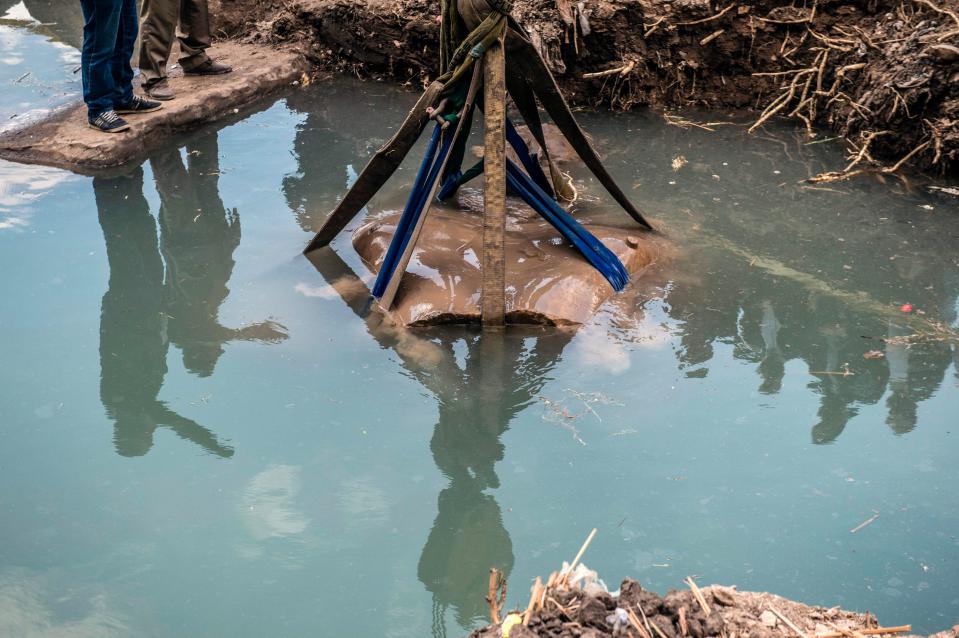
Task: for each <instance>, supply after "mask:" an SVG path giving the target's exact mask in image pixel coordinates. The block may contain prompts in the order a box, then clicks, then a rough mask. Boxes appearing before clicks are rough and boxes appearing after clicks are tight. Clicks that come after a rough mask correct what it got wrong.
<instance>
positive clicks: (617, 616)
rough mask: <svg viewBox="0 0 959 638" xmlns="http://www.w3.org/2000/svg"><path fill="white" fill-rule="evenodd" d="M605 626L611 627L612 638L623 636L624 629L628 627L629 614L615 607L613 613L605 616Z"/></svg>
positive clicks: (624, 633)
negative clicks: (613, 637)
mask: <svg viewBox="0 0 959 638" xmlns="http://www.w3.org/2000/svg"><path fill="white" fill-rule="evenodd" d="M606 624H608V625H611V626H612V628H613V635H614V636H625V635H627V634H626V628H627V627H629V626H630V624H629V614H627V613H626V610H625V609H623V608H622V607H617V608H616V610H615V611H614V612H613V613H611V614H610V615H609V616H606Z"/></svg>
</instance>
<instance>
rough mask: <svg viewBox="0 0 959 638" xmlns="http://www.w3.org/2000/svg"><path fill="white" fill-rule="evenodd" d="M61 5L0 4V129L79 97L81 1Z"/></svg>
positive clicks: (36, 0)
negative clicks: (1, 91) (0, 89)
mask: <svg viewBox="0 0 959 638" xmlns="http://www.w3.org/2000/svg"><path fill="white" fill-rule="evenodd" d="M61 5H62V3H58V2H53V1H52V0H47V1H44V0H30V2H19V3H17V4H13V5H12V6H9V7H5V6H4V3H2V2H0V11H4V10H5V13H3V15H2V17H0V86H2V87H3V92H4V97H3V100H0V132H2V131H4V130H8V129H10V128H15V127H19V126H23V125H24V123H27V122H30V121H34V120H36V119H37V118H39V117H42V116H43V115H46V114H48V113H50V112H51V110H53V109H56V108H57V107H60V106H63V105H65V104H67V103H69V102H71V101H73V100H76V99H77V98H78V97H79V96H80V91H81V87H80V74H79V73H78V72H75V71H76V69H77V68H78V67H79V66H80V51H79V50H78V49H77V47H78V46H79V43H80V39H79V38H80V37H82V28H83V23H82V20H80V18H79V6H80V5H79V3H77V4H76V5H74V4H72V3H71V4H70V5H69V6H61ZM31 9H32V10H33V11H32V12H31ZM34 13H36V14H37V15H34ZM37 16H40V17H41V18H43V19H39V18H38V17H37ZM47 20H50V21H47ZM77 29H80V31H76V30H77Z"/></svg>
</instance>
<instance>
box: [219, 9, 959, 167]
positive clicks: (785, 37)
mask: <svg viewBox="0 0 959 638" xmlns="http://www.w3.org/2000/svg"><path fill="white" fill-rule="evenodd" d="M437 13H438V2H435V1H433V2H427V3H424V2H421V1H419V0H366V1H363V2H357V1H354V0H289V1H286V0H284V1H282V2H281V1H280V0H237V1H235V2H230V3H223V4H222V6H221V7H220V8H219V24H220V25H221V27H222V29H223V31H224V32H225V33H228V34H231V35H236V36H240V37H243V38H246V39H249V40H253V41H269V42H288V43H294V44H296V45H297V46H298V47H299V48H300V49H301V50H302V51H303V52H304V53H306V54H307V55H308V56H309V58H310V59H311V60H312V61H313V63H314V64H316V65H317V66H318V67H319V68H321V69H324V70H327V71H332V72H337V73H349V74H353V75H357V76H360V77H366V78H378V79H390V80H398V81H401V82H407V83H409V84H410V85H411V86H412V87H415V88H418V87H420V86H421V85H422V84H423V83H424V82H425V81H426V80H427V79H428V78H430V77H432V76H433V75H435V73H436V70H437V66H438V60H437V38H438V28H437V26H436V23H435V16H436V14H437ZM513 15H514V16H515V17H516V18H517V19H518V20H519V21H520V22H521V23H522V24H523V25H524V26H525V27H526V28H527V30H528V31H529V32H530V33H531V35H532V37H533V40H534V42H535V43H536V44H537V46H538V48H539V49H540V51H541V52H542V54H543V56H544V57H545V58H546V59H547V61H548V63H549V65H550V66H551V68H552V69H553V71H554V73H555V74H556V76H557V79H558V80H559V81H560V83H561V84H562V85H563V86H564V88H565V90H566V91H567V95H568V96H569V97H570V99H571V100H572V101H573V102H576V103H578V104H583V105H600V104H603V105H608V106H611V107H613V108H617V109H628V108H633V107H636V106H655V107H685V106H698V107H707V108H713V109H718V108H722V109H729V108H736V109H740V108H748V109H753V110H755V112H756V118H757V120H758V119H760V117H761V114H763V115H765V116H769V117H780V116H787V117H792V118H795V119H797V120H799V121H803V122H806V123H807V124H808V125H809V126H810V127H811V126H813V125H815V126H825V127H828V128H829V129H831V130H833V131H836V132H838V133H840V134H842V135H844V136H846V137H847V138H848V139H849V141H850V145H851V146H850V151H851V153H852V154H853V155H856V156H859V160H860V161H859V163H858V164H857V165H856V166H855V167H853V168H863V167H867V166H871V167H873V168H877V167H880V166H881V167H887V168H889V167H891V166H892V165H894V164H895V163H897V162H898V161H899V160H901V159H904V158H906V161H907V162H908V163H910V164H911V165H914V166H916V167H919V168H922V169H925V170H931V171H936V172H950V173H954V172H955V171H956V169H957V166H959V161H957V160H959V48H957V46H959V2H957V1H956V0H856V1H851V2H840V1H830V0H819V1H818V2H817V1H816V0H808V1H805V2H803V1H801V0H796V1H795V2H783V1H779V0H777V1H773V2H760V1H758V0H729V1H727V2H713V1H709V0H674V1H669V0H586V1H585V2H580V1H577V0H516V2H515V6H514V10H513ZM864 147H865V150H863V149H864ZM860 152H862V153H861V155H860ZM873 157H874V158H876V159H875V160H872V158H873ZM837 168H842V167H837Z"/></svg>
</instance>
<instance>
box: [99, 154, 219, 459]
mask: <svg viewBox="0 0 959 638" xmlns="http://www.w3.org/2000/svg"><path fill="white" fill-rule="evenodd" d="M93 189H94V193H95V195H96V202H97V210H98V211H99V217H100V226H101V227H102V229H103V237H104V239H105V240H106V245H107V259H108V261H109V264H110V283H109V288H108V289H107V292H106V294H105V295H104V296H103V304H102V307H101V314H100V400H101V401H102V402H103V407H104V408H105V409H106V412H107V416H108V417H109V418H110V419H111V420H112V421H113V422H114V434H113V442H114V445H115V446H116V451H117V453H118V454H120V455H122V456H142V455H144V454H146V453H147V452H149V451H150V448H151V447H152V446H153V433H154V432H155V431H156V429H157V428H158V427H161V426H163V427H168V428H170V429H171V430H173V431H174V432H175V433H176V434H177V435H178V436H180V437H182V438H184V439H187V440H190V441H193V442H194V443H196V444H198V445H200V446H201V447H203V448H205V449H207V450H208V451H210V452H211V453H213V454H216V455H218V456H224V457H229V456H232V455H233V449H232V448H230V447H229V446H226V445H223V444H221V443H219V442H218V441H217V439H216V436H214V435H213V433H212V432H210V431H209V430H207V429H206V428H204V427H202V426H200V425H198V424H197V423H195V422H193V421H191V420H190V419H187V418H186V417H183V416H180V415H179V414H177V413H175V412H173V411H172V410H170V409H169V408H168V407H167V406H166V404H165V403H164V402H163V401H160V400H159V399H158V398H157V396H158V395H159V393H160V388H161V387H162V386H163V378H164V376H165V375H166V371H167V366H166V355H167V349H168V342H167V337H166V333H167V331H166V328H167V319H166V316H165V314H164V312H163V262H162V260H161V259H160V253H159V251H158V248H157V234H156V223H155V222H154V220H153V217H152V216H151V215H150V210H149V207H148V205H147V201H146V199H145V198H144V197H143V170H142V169H140V168H137V169H136V170H135V171H134V172H133V173H131V174H129V175H126V176H124V177H118V178H111V179H105V178H99V177H98V178H94V180H93Z"/></svg>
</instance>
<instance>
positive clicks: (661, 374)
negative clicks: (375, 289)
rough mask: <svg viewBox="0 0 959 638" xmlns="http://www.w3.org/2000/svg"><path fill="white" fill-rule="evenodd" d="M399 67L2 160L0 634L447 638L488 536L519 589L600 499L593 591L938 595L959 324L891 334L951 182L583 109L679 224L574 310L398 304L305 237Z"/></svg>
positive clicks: (952, 615)
mask: <svg viewBox="0 0 959 638" xmlns="http://www.w3.org/2000/svg"><path fill="white" fill-rule="evenodd" d="M14 79H15V78H14ZM7 95H8V94H7V93H4V99H5V100H6V99H7ZM413 98H414V96H413V95H410V94H408V93H405V92H401V91H397V90H394V89H391V88H388V87H384V86H379V85H360V84H354V83H335V84H333V85H324V86H314V87H311V88H310V89H309V90H306V91H302V92H298V93H296V94H293V95H290V96H288V97H286V98H284V99H281V100H279V101H278V102H277V103H275V104H273V105H272V106H269V107H268V108H266V109H265V110H260V111H258V112H253V113H250V114H248V116H247V117H246V118H245V119H243V120H242V121H240V122H238V123H236V124H233V125H231V126H229V127H226V128H222V129H220V130H215V129H208V130H204V131H201V132H199V133H197V134H196V135H195V136H193V137H192V138H191V139H190V142H189V144H187V145H186V146H185V147H182V148H175V147H171V148H169V149H166V150H165V151H163V152H161V153H158V154H157V155H155V156H154V157H152V158H150V159H149V161H147V162H145V163H144V164H143V165H142V166H139V167H136V168H134V169H133V170H131V172H130V173H129V174H127V175H123V176H120V177H111V178H95V179H94V178H88V177H79V176H74V175H71V174H69V173H65V172H61V171H57V170H49V169H42V168H35V167H22V166H16V165H13V164H0V180H2V188H0V291H2V295H0V360H2V361H3V365H2V366H0V406H2V407H0V410H2V418H0V441H2V444H0V473H2V474H0V476H2V482H0V635H3V636H7V635H9V636H47V635H67V636H164V637H165V636H229V637H237V636H264V635H273V636H317V635H341V636H404V637H405V636H409V637H413V636H417V637H419V636H445V635H450V636H457V635H462V634H464V633H465V632H466V630H467V629H468V628H469V627H471V626H474V625H476V624H478V623H480V622H482V620H483V619H484V615H485V603H484V601H483V596H484V594H485V582H486V578H487V576H486V575H487V570H488V569H489V567H491V566H496V567H498V568H500V569H502V570H504V571H505V572H506V573H507V574H508V576H509V582H510V592H511V595H510V602H511V604H517V605H518V604H524V603H525V597H526V592H527V588H528V584H529V583H530V580H531V579H532V578H533V577H534V576H535V575H537V574H546V573H548V572H549V571H550V570H552V569H554V568H556V567H557V566H558V564H559V563H560V561H561V560H563V559H564V558H565V559H568V558H569V557H570V556H571V555H572V554H573V553H574V552H575V550H576V549H577V547H578V545H579V543H580V541H581V540H582V538H583V537H584V536H585V535H586V533H587V532H588V531H589V529H590V528H591V527H593V526H596V527H598V528H599V536H598V538H597V540H596V542H595V543H594V544H593V546H592V548H591V549H590V551H589V553H588V555H587V563H588V564H589V565H590V566H591V567H593V568H595V569H598V570H599V571H600V573H601V575H602V576H603V577H604V578H605V579H606V581H607V582H608V583H611V584H612V585H613V587H615V583H618V581H619V579H621V578H622V577H624V576H627V575H631V576H636V577H638V578H639V579H640V580H641V581H642V582H643V583H644V585H646V586H648V587H650V588H654V589H658V590H661V591H664V590H665V589H667V588H669V587H679V586H681V581H682V578H683V577H685V576H687V575H689V574H695V575H699V577H700V580H701V582H707V583H710V582H722V583H729V584H737V585H739V586H740V587H741V588H748V589H768V590H773V591H775V592H776V593H779V594H782V595H785V596H789V597H794V598H798V599H801V600H803V601H806V602H810V603H818V604H823V605H843V606H846V607H850V608H854V609H870V610H872V611H874V612H877V613H878V614H879V616H880V618H881V619H882V620H883V621H884V622H886V623H890V624H899V623H906V622H911V623H913V625H914V627H915V628H916V629H917V630H919V631H921V632H931V631H934V630H938V629H941V628H944V627H946V626H949V625H951V624H953V623H955V622H956V621H957V619H959V598H957V594H956V591H957V584H959V580H957V576H956V574H959V531H957V530H959V496H957V492H956V490H955V485H956V483H957V481H959V469H957V468H959V463H957V458H959V443H957V437H959V428H957V422H956V421H957V417H956V415H957V414H959V390H957V384H959V376H957V367H956V366H957V363H956V361H957V355H956V344H955V343H953V342H950V341H948V340H947V341H941V340H939V341H931V342H930V341H927V342H922V343H917V344H915V345H912V346H911V347H906V345H905V344H904V343H903V342H902V340H898V341H896V340H894V341H893V342H892V344H886V343H884V342H883V341H882V338H886V337H890V336H897V335H910V334H914V333H915V332H916V331H919V330H922V331H926V332H928V331H931V330H934V329H936V328H935V326H934V325H933V323H934V322H938V323H941V324H944V325H945V326H955V325H956V323H957V297H959V263H957V256H959V231H957V228H959V226H957V219H956V215H957V202H956V199H955V198H953V197H951V196H948V195H944V194H939V193H937V192H934V191H930V190H928V188H926V186H924V185H916V187H915V189H914V190H909V189H907V188H906V187H905V186H904V185H902V184H900V183H898V182H890V183H888V184H885V185H883V184H880V183H877V182H871V181H858V182H850V183H842V184H835V185H832V186H830V187H829V190H810V189H807V188H803V187H801V186H799V185H797V181H798V180H800V179H801V178H804V177H807V176H808V175H810V174H813V173H816V172H819V171H820V170H824V169H827V168H828V169H832V168H835V167H836V166H838V165H839V164H841V161H842V153H841V148H840V147H839V145H838V143H837V142H825V143H822V144H816V145H805V140H803V139H802V138H801V137H800V136H799V135H798V134H796V133H795V132H794V131H793V130H792V129H787V128H783V129H777V128H772V127H771V128H770V129H769V131H768V133H767V134H765V135H763V136H760V137H754V138H746V137H745V136H744V135H743V130H742V128H741V127H739V126H728V127H721V128H719V129H717V130H716V131H715V132H707V131H702V130H696V129H693V130H688V131H686V130H681V129H678V128H676V127H669V126H666V125H665V124H664V123H663V121H662V120H661V119H659V118H658V117H656V116H653V115H645V114H633V115H623V116H615V117H614V116H610V115H599V114H597V115H583V122H584V125H585V126H586V127H587V128H588V129H589V131H590V132H591V133H592V134H593V135H594V137H595V141H596V143H597V145H598V146H599V147H600V148H602V149H603V150H604V151H605V153H606V155H607V158H608V162H609V166H610V169H611V170H612V171H613V172H614V174H615V175H616V177H617V179H619V180H620V181H621V182H622V183H623V184H624V185H625V186H626V187H627V188H628V189H629V191H630V192H631V193H632V194H633V196H634V197H635V198H636V201H637V202H638V203H640V205H641V206H642V207H644V208H645V210H647V211H648V212H649V213H650V214H651V215H652V216H653V217H655V218H657V219H658V220H659V221H660V223H661V224H662V225H663V226H664V227H666V228H668V229H669V230H670V233H671V234H672V236H673V238H674V240H675V242H676V243H677V244H678V245H679V246H680V247H681V250H680V251H679V253H680V254H679V255H678V257H677V258H676V259H675V260H674V261H673V262H671V263H670V264H669V265H668V267H664V268H662V269H660V270H659V271H656V272H653V273H650V275H649V277H648V279H646V280H644V281H643V282H641V283H640V284H639V285H637V286H635V287H633V288H632V289H630V290H629V291H627V293H625V294H622V295H620V296H618V297H616V298H614V299H613V300H611V301H610V302H608V303H606V304H605V305H604V306H603V307H602V308H601V309H600V311H599V313H598V314H597V315H596V316H595V317H594V318H593V319H592V320H590V321H589V322H588V323H587V324H586V325H585V326H584V327H583V328H582V329H581V330H579V331H578V332H575V333H574V332H555V331H537V330H533V329H526V330H523V331H510V332H508V333H506V334H505V335H502V336H483V337H480V336H479V334H478V333H477V332H475V331H473V330H469V329H456V328H446V329H432V330H430V331H429V332H419V333H415V332H414V333H409V332H400V331H397V330H395V329H392V328H390V327H389V326H387V325H384V324H383V323H382V322H380V321H379V320H378V318H377V317H376V316H375V315H374V316H371V317H364V315H363V308H364V305H365V297H364V294H363V289H362V286H361V282H359V281H358V279H357V277H356V276H357V275H359V277H360V278H367V279H368V275H369V273H368V272H366V271H365V270H364V267H363V265H362V262H361V261H360V260H359V258H358V257H357V256H356V255H355V254H354V253H353V251H352V248H351V245H350V242H349V237H347V236H345V235H344V236H343V237H341V238H340V239H339V240H338V241H337V242H336V244H335V249H336V250H335V251H332V252H325V253H324V254H323V255H321V256H320V257H319V258H318V259H317V260H316V263H315V264H313V263H311V262H310V261H307V260H306V259H304V258H303V257H301V256H300V255H299V251H300V249H301V248H302V246H303V245H304V244H305V242H306V241H307V239H308V238H309V237H310V235H311V230H312V229H314V228H316V227H317V226H318V225H319V224H320V223H321V222H322V220H323V217H324V215H325V214H326V212H327V211H328V210H330V208H331V207H332V205H333V204H334V203H335V202H336V201H337V198H338V197H340V196H341V194H342V192H343V190H344V188H345V187H346V185H347V184H348V183H350V182H351V180H352V179H354V177H355V175H356V172H357V171H358V170H359V169H360V168H361V167H362V165H363V163H364V161H365V158H367V157H368V156H369V154H370V153H371V152H372V151H373V150H374V149H375V148H376V147H377V146H378V145H379V144H380V143H382V141H383V140H384V139H386V137H388V135H389V134H390V133H391V130H392V128H393V126H394V125H395V124H396V123H397V122H399V121H400V119H401V118H402V115H403V114H404V113H405V112H406V110H407V109H408V108H409V106H410V104H412V101H413ZM7 107H8V105H6V104H4V105H3V108H7ZM691 117H695V116H694V115H692V116H691ZM710 117H711V118H712V119H716V118H717V117H718V116H717V115H716V114H712V115H711V116H710ZM679 156H682V158H683V159H682V160H677V158H679ZM674 160H677V161H675V162H674ZM674 165H675V166H676V167H677V170H673V166H674ZM414 170H415V162H410V163H409V165H407V166H406V167H405V168H404V171H403V172H402V174H401V175H399V176H398V177H397V179H395V180H394V181H393V182H392V183H391V185H390V187H389V189H388V190H387V192H385V193H383V194H382V196H381V197H380V198H379V199H378V200H377V201H376V202H374V206H373V207H372V208H373V212H374V213H377V212H381V211H386V210H395V209H396V207H397V206H401V205H402V201H403V199H404V193H405V188H406V186H408V185H409V183H410V182H411V181H412V178H413V172H414ZM578 177H579V180H580V181H579V187H580V190H581V191H582V192H583V193H584V199H583V201H581V203H580V204H579V209H578V214H579V215H581V216H583V217H588V218H591V219H594V220H597V221H603V222H604V223H610V224H623V223H624V222H625V220H626V218H625V215H623V214H622V213H620V212H618V211H616V210H615V209H611V208H609V207H608V204H607V203H605V200H603V199H598V198H596V197H595V196H596V195H598V191H597V189H596V187H595V185H594V184H593V183H592V182H591V181H590V180H589V179H587V176H586V175H584V174H581V173H580V174H578ZM903 304H911V305H912V308H913V312H912V313H903V312H901V310H899V308H900V306H902V305H903ZM920 313H922V314H920ZM939 330H940V332H939V333H938V334H946V335H948V331H947V330H945V329H942V328H940V329H939ZM874 350H878V351H882V352H883V353H884V356H883V357H882V358H874V359H867V358H864V355H865V354H866V353H868V352H870V351H874ZM871 356H872V355H871ZM876 513H878V514H879V517H878V518H876V519H875V520H874V521H873V522H872V523H871V524H869V525H868V526H866V527H864V528H862V529H860V530H859V531H857V532H856V533H850V530H852V529H854V528H855V527H857V526H858V525H859V524H860V523H862V522H863V521H865V520H867V519H870V518H871V517H873V516H874V515H875V514H876Z"/></svg>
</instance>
